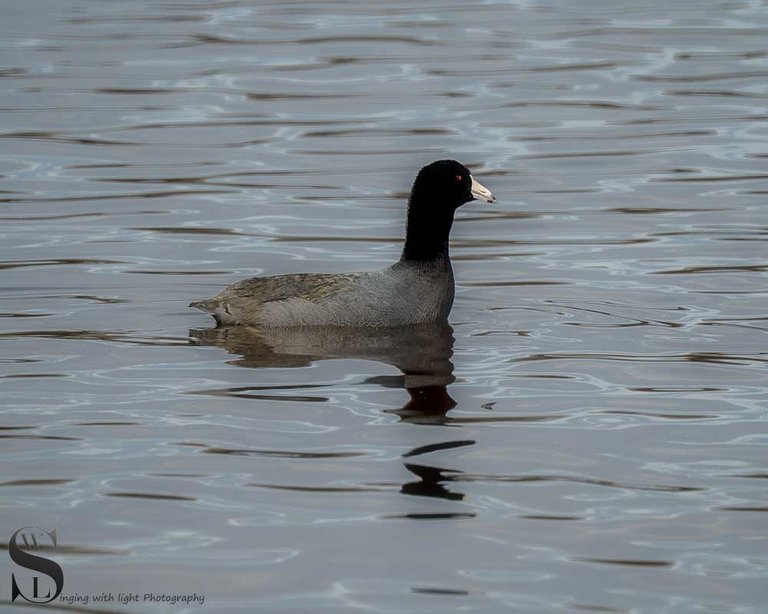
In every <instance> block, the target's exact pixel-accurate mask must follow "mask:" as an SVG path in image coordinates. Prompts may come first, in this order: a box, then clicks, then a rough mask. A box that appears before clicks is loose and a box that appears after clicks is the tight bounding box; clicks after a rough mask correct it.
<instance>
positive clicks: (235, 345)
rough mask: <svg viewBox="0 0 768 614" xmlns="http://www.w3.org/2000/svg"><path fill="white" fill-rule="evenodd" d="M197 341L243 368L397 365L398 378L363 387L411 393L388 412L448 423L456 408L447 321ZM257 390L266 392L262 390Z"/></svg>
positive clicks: (234, 334)
mask: <svg viewBox="0 0 768 614" xmlns="http://www.w3.org/2000/svg"><path fill="white" fill-rule="evenodd" d="M189 334H190V338H191V339H192V343H194V344H196V345H208V346H214V347H219V348H222V349H224V350H226V351H227V352H229V353H230V354H233V355H235V356H237V358H235V359H233V360H231V361H229V363H230V364H233V365H237V366H239V367H248V368H253V369H258V368H267V367H268V368H276V367H277V368H280V367H283V368H297V367H306V366H308V365H310V364H312V363H314V362H317V361H320V360H331V359H344V358H346V359H357V360H372V361H375V362H380V363H383V364H387V365H392V366H394V367H396V368H397V369H399V370H400V372H401V375H399V376H397V375H396V376H374V377H369V378H367V379H366V380H365V381H364V382H363V383H365V384H375V385H379V386H382V387H384V388H400V389H404V390H406V391H407V392H408V396H409V399H408V401H407V402H406V403H405V404H404V405H403V406H402V407H400V408H397V409H393V410H387V411H388V412H391V413H394V414H396V415H398V416H400V419H401V420H403V421H406V422H412V423H429V424H443V423H445V420H446V418H445V415H446V413H447V412H448V411H449V410H450V409H453V408H454V407H455V406H456V402H455V401H454V400H453V398H451V396H450V394H449V393H448V385H449V384H451V383H453V381H454V379H455V378H454V376H453V363H452V362H451V357H452V356H453V343H454V338H453V329H452V328H451V326H450V325H449V324H448V323H447V322H440V323H435V324H428V325H419V326H407V327H399V328H380V329H361V328H297V329H267V330H263V329H256V328H251V327H247V326H232V327H226V326H225V327H219V328H210V329H197V330H191V331H190V333H189ZM253 390H256V388H251V387H238V388H237V389H224V390H221V389H218V390H205V391H198V394H212V395H222V394H224V395H231V396H243V395H244V394H249V393H250V392H251V391H253ZM258 390H264V389H263V387H258Z"/></svg>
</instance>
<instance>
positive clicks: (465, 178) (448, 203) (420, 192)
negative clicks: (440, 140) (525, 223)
mask: <svg viewBox="0 0 768 614" xmlns="http://www.w3.org/2000/svg"><path fill="white" fill-rule="evenodd" d="M471 200H481V201H483V202H487V203H492V202H495V200H496V199H495V198H494V197H493V194H491V192H490V190H488V189H487V188H485V187H483V186H482V185H480V184H479V183H478V182H477V181H476V180H475V179H474V177H472V174H471V173H470V172H469V169H468V168H467V167H466V166H464V165H463V164H460V163H459V162H456V160H438V161H437V162H433V163H432V164H428V165H427V166H425V167H424V168H422V169H421V170H420V171H419V174H418V175H417V176H416V181H415V182H414V184H413V188H412V189H411V205H414V204H417V203H418V205H421V206H427V205H430V206H431V207H439V208H441V209H443V210H445V209H448V210H449V211H450V213H451V214H453V211H455V210H456V209H458V208H459V207H461V205H463V204H464V203H468V202H469V201H471ZM431 207H430V208H431ZM435 213H437V212H435Z"/></svg>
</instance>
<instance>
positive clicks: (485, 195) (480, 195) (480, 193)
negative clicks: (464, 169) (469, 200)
mask: <svg viewBox="0 0 768 614" xmlns="http://www.w3.org/2000/svg"><path fill="white" fill-rule="evenodd" d="M470 179H472V187H471V188H470V190H471V191H472V196H474V197H475V200H482V201H483V202H484V203H495V202H496V198H495V197H494V196H493V194H491V191H490V190H489V189H488V188H486V187H485V186H484V185H481V184H480V183H479V182H478V181H477V179H475V178H474V177H472V175H470Z"/></svg>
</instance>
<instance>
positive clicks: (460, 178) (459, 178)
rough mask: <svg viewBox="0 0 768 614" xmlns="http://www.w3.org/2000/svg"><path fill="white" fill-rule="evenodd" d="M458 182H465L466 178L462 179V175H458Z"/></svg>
mask: <svg viewBox="0 0 768 614" xmlns="http://www.w3.org/2000/svg"><path fill="white" fill-rule="evenodd" d="M456 181H459V182H461V181H464V177H462V176H461V175H456Z"/></svg>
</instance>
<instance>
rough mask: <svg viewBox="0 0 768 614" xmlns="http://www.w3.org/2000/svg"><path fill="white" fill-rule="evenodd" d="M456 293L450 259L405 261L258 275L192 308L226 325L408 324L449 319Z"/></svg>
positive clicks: (196, 303)
mask: <svg viewBox="0 0 768 614" xmlns="http://www.w3.org/2000/svg"><path fill="white" fill-rule="evenodd" d="M453 293H454V283H453V272H452V270H451V267H450V262H447V263H443V264H441V265H439V266H436V265H435V264H434V263H432V264H430V265H424V266H422V265H419V264H414V263H407V264H406V263H402V262H399V263H397V264H395V265H393V266H391V267H387V268H385V269H381V270H379V271H370V272H363V273H340V274H339V273H302V274H293V275H275V276H270V277H254V278H251V279H246V280H243V281H239V282H237V283H235V284H232V285H231V286H229V287H228V288H226V289H225V290H224V291H223V292H221V293H219V294H218V295H216V296H214V297H213V298H211V299H208V300H203V301H198V302H195V303H192V307H197V308H198V309H201V310H203V311H207V312H208V313H210V314H211V315H213V316H214V317H215V318H216V321H217V322H218V323H219V324H225V325H249V326H257V327H294V326H402V325H407V324H418V323H424V322H433V321H437V320H439V319H441V318H445V317H447V315H448V313H449V312H450V308H451V305H452V303H453Z"/></svg>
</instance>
